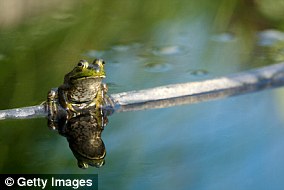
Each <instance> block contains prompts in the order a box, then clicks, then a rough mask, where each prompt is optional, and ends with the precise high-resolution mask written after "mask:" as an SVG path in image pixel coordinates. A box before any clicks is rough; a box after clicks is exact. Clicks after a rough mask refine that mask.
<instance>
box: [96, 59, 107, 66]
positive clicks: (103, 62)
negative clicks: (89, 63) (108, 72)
mask: <svg viewBox="0 0 284 190" xmlns="http://www.w3.org/2000/svg"><path fill="white" fill-rule="evenodd" d="M93 64H98V65H100V64H102V65H104V64H105V61H104V60H103V59H95V60H94V62H93Z"/></svg>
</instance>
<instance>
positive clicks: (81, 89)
mask: <svg viewBox="0 0 284 190" xmlns="http://www.w3.org/2000/svg"><path fill="white" fill-rule="evenodd" d="M104 64H105V62H104V61H103V60H102V59H95V60H94V62H93V63H92V64H89V63H88V62H87V61H85V60H81V61H79V63H78V64H77V66H75V68H74V69H73V70H72V71H71V72H69V73H68V74H66V75H65V77H64V83H63V84H62V85H61V86H59V88H58V89H52V90H50V91H49V93H48V96H47V101H46V103H45V105H46V109H47V112H48V126H49V128H51V129H53V130H58V132H59V134H61V135H63V136H65V137H66V138H67V140H68V142H69V147H70V148H71V150H72V152H73V154H74V156H75V157H76V158H77V160H78V166H79V167H80V168H87V167H88V165H90V166H95V167H101V166H102V165H103V164H104V157H105V155H106V151H105V146H104V143H103V141H102V139H101V133H102V131H103V129H104V127H105V126H106V124H107V117H106V116H105V115H104V113H103V110H102V107H103V105H105V104H106V103H107V102H110V98H109V97H108V96H107V95H106V92H107V86H106V85H105V84H104V83H102V79H103V78H105V76H106V75H105V71H104Z"/></svg>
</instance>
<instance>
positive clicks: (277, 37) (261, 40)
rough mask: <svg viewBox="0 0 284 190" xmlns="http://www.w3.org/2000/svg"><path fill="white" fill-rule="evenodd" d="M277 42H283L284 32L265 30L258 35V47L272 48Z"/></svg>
mask: <svg viewBox="0 0 284 190" xmlns="http://www.w3.org/2000/svg"><path fill="white" fill-rule="evenodd" d="M279 41H284V32H280V31H277V30H265V31H263V32H259V33H258V45H260V46H272V45H274V44H275V43H277V42H279Z"/></svg>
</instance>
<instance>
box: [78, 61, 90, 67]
mask: <svg viewBox="0 0 284 190" xmlns="http://www.w3.org/2000/svg"><path fill="white" fill-rule="evenodd" d="M77 66H78V67H82V68H88V66H89V64H88V62H87V61H85V60H80V61H79V63H78V64H77Z"/></svg>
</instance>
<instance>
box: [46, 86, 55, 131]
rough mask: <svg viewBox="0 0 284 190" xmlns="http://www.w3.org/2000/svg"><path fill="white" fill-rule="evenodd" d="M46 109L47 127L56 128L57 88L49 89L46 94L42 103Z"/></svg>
mask: <svg viewBox="0 0 284 190" xmlns="http://www.w3.org/2000/svg"><path fill="white" fill-rule="evenodd" d="M44 104H45V109H46V111H47V119H48V127H49V128H50V129H52V130H57V128H58V126H57V115H58V107H57V90H55V89H51V90H50V91H49V92H48V94H47V101H46V102H45V103H44Z"/></svg>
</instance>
